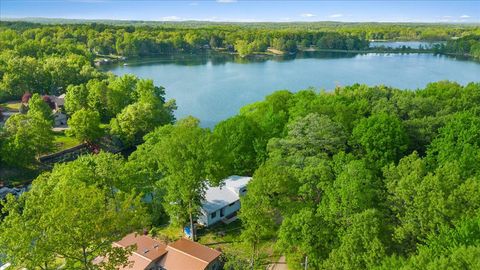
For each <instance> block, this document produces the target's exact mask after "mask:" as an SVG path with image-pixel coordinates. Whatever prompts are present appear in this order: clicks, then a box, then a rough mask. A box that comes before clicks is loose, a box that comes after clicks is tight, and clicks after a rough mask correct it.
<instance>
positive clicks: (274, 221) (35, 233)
mask: <svg viewBox="0 0 480 270" xmlns="http://www.w3.org/2000/svg"><path fill="white" fill-rule="evenodd" d="M122 80H127V79H126V78H122ZM140 84H142V83H140ZM137 85H138V83H137ZM137 88H138V86H137ZM71 89H72V88H71ZM147 89H148V88H147ZM107 91H113V90H107ZM137 91H140V90H137ZM479 93H480V84H478V83H470V84H468V85H466V86H461V85H458V84H456V83H454V82H447V81H445V82H437V83H431V84H429V85H427V87H426V88H425V89H418V90H416V91H408V90H399V89H393V88H390V87H385V86H374V87H369V86H365V85H352V86H348V87H342V88H337V89H336V90H335V92H333V93H325V92H320V93H318V92H316V91H314V90H313V89H307V90H304V91H300V92H298V93H295V94H293V93H291V92H288V91H278V92H276V93H274V94H272V95H270V96H268V97H267V98H266V99H265V100H264V101H261V102H257V103H254V104H250V105H247V106H245V107H244V108H242V110H241V111H240V113H239V114H238V115H236V116H234V117H231V118H229V119H226V120H225V121H222V122H221V123H219V124H218V125H217V126H216V127H215V128H214V129H213V130H210V129H204V128H201V127H199V126H198V120H196V119H195V118H193V117H190V118H186V119H181V120H179V121H177V122H176V123H175V124H168V123H167V124H166V125H164V123H158V124H157V125H159V126H158V127H157V128H155V129H154V130H153V131H152V132H150V133H148V134H147V135H145V136H144V139H143V141H144V142H143V143H141V144H140V145H138V147H137V150H136V151H134V152H133V153H132V154H131V155H130V156H129V157H128V159H124V158H123V157H122V156H119V155H113V154H108V153H100V154H97V155H91V156H84V157H82V158H80V159H78V160H76V161H74V162H70V163H65V164H58V165H56V166H55V168H54V169H53V171H51V172H45V173H43V174H42V175H40V176H39V177H38V178H37V179H36V180H35V181H34V182H33V185H32V189H31V191H29V192H27V193H25V194H24V195H22V196H21V197H20V198H19V199H15V198H14V197H13V196H11V197H9V199H8V200H7V202H6V203H5V204H4V210H3V211H4V214H5V215H6V217H5V218H4V220H3V222H2V229H1V230H0V241H1V243H2V245H0V248H2V252H4V253H5V254H7V256H8V259H10V260H12V261H13V262H15V263H18V264H19V265H24V266H28V267H29V269H37V268H38V269H52V267H53V266H55V263H56V262H58V260H56V258H58V257H60V258H65V259H66V260H67V263H68V264H71V265H82V262H83V263H85V262H87V263H86V265H87V266H84V267H83V268H82V269H92V268H88V267H93V266H91V265H90V261H91V260H92V259H93V258H95V257H96V256H98V255H106V254H111V255H110V256H113V254H115V256H117V255H118V254H117V253H115V250H111V249H107V248H105V247H107V246H108V244H106V242H104V241H99V239H98V237H102V239H109V240H114V239H117V238H118V237H119V235H121V234H122V233H125V232H127V231H128V230H132V229H141V228H145V227H149V226H160V225H162V224H165V223H170V224H172V225H174V226H181V225H185V224H188V223H189V218H190V216H193V217H194V216H195V215H196V214H197V213H198V212H197V210H196V209H198V208H196V207H198V206H199V205H200V203H201V200H202V194H204V192H205V189H206V186H207V184H210V185H218V184H220V182H219V181H220V179H222V178H224V177H226V176H227V175H231V174H241V175H253V180H252V182H251V183H250V184H249V187H248V193H247V195H246V196H245V197H243V198H242V209H241V212H240V217H241V221H242V231H241V235H240V238H239V241H240V242H239V243H238V245H239V248H238V250H243V251H244V252H245V253H240V251H238V252H239V253H238V254H235V253H226V254H225V255H226V256H227V258H228V260H227V263H226V267H227V269H244V268H246V267H249V265H253V267H254V268H261V267H262V265H263V264H264V262H265V260H266V258H267V257H265V256H266V255H265V254H264V252H265V249H264V245H266V244H272V243H273V244H272V245H274V247H275V250H276V251H277V252H279V253H281V254H285V255H286V256H287V262H288V264H289V267H291V268H292V269H303V266H302V263H303V262H304V261H305V260H306V258H308V265H309V269H365V268H368V269H412V268H413V269H459V268H463V267H465V268H466V269H476V268H478V267H479V266H480V261H479V260H478V258H480V253H479V252H480V250H479V244H480V238H479V237H478V236H479V235H480V234H479V232H480V231H479V230H480V216H479V215H480V212H479V209H480V208H479V207H480V195H479V194H480V182H479V170H478V162H479V160H478V157H480V145H479V144H478V134H479V130H480V122H479V115H478V111H479V107H478V104H480V95H479ZM69 106H70V105H69ZM84 110H85V109H79V111H78V112H82V111H84ZM90 110H92V111H94V112H95V113H96V114H97V115H98V114H100V113H99V112H98V111H95V110H94V109H90ZM78 112H77V113H78ZM32 117H34V116H32ZM97 117H98V116H97ZM102 117H103V116H102ZM96 127H97V128H98V122H97V124H96ZM90 129H95V125H94V126H93V127H92V128H90ZM90 129H89V128H87V130H90ZM112 129H113V127H112ZM141 134H143V133H141ZM2 157H3V155H2ZM206 179H208V180H206ZM145 194H149V195H151V196H152V199H151V200H149V201H145V200H143V199H142V197H143V196H144V195H145ZM66 198H68V200H65V199H66ZM52 206H54V207H52ZM73 209H74V210H75V211H72V210H73ZM98 209H102V210H101V212H98ZM74 213H75V214H74ZM58 220H62V222H58ZM107 224H108V226H107ZM33 239H36V240H35V241H34V242H33V241H32V240H33ZM77 239H84V240H82V241H77ZM272 241H273V242H272ZM240 247H241V248H240ZM32 250H35V252H31V251H32ZM82 250H86V251H87V252H85V253H82ZM120 255H121V254H120ZM120 255H118V256H120ZM120 257H121V256H120Z"/></svg>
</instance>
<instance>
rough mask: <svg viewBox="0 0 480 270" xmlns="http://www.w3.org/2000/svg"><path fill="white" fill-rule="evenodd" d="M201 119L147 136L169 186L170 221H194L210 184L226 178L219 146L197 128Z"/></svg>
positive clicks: (176, 222)
mask: <svg viewBox="0 0 480 270" xmlns="http://www.w3.org/2000/svg"><path fill="white" fill-rule="evenodd" d="M198 123H199V122H198V120H197V119H195V118H193V117H189V118H186V119H182V120H180V121H179V122H178V123H177V124H175V125H167V126H163V127H161V128H158V129H157V130H155V131H154V132H152V133H151V134H149V135H148V136H146V143H145V147H152V149H150V150H149V151H146V152H147V153H148V154H150V155H152V156H153V157H154V161H155V162H156V165H157V166H158V169H159V170H160V171H161V172H162V173H163V175H164V178H163V179H162V183H163V184H164V185H165V187H166V195H165V209H166V210H167V213H168V214H169V216H170V218H171V222H173V223H174V224H178V225H185V224H186V223H187V222H189V223H190V226H191V227H192V232H193V239H195V237H196V236H195V230H194V228H193V222H194V220H195V217H196V215H197V214H198V212H199V210H200V206H201V202H202V200H203V198H204V196H205V190H206V189H207V185H209V184H210V185H218V184H219V181H220V180H221V179H222V178H223V177H225V172H224V168H223V166H222V162H221V160H222V159H221V157H222V153H221V151H220V149H221V148H220V146H219V145H218V143H217V142H216V140H213V138H212V135H211V133H210V131H209V130H208V129H202V128H200V127H199V126H198Z"/></svg>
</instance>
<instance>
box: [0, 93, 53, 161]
mask: <svg viewBox="0 0 480 270" xmlns="http://www.w3.org/2000/svg"><path fill="white" fill-rule="evenodd" d="M42 102H43V101H42ZM52 148H53V133H52V130H51V122H49V121H48V120H45V119H43V118H41V117H32V116H30V115H25V114H15V115H12V116H11V117H10V118H8V120H7V122H6V123H5V142H4V143H3V145H2V148H1V151H0V152H1V155H2V159H3V161H4V162H5V163H7V164H9V165H15V166H27V165H29V164H31V163H32V162H34V161H35V158H36V157H38V156H39V155H40V154H42V153H46V152H48V151H49V150H51V149H52Z"/></svg>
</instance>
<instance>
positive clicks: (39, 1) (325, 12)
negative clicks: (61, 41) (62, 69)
mask: <svg viewBox="0 0 480 270" xmlns="http://www.w3.org/2000/svg"><path fill="white" fill-rule="evenodd" d="M22 17H46V18H68V19H120V20H153V21H182V20H203V21H236V22H245V21H249V22H261V21H275V22H278V21H284V22H288V21H347V22H364V21H378V22H465V23H472V22H474V23H479V22H480V1H475V0H472V1H359V0H358V1H286V0H277V1H253V0H203V1H202V0H196V1H195V0H192V1H159V0H157V1H146V0H137V1H128V0H49V1H45V0H30V1H25V0H0V18H22Z"/></svg>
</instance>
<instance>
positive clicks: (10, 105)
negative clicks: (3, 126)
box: [0, 101, 22, 112]
mask: <svg viewBox="0 0 480 270" xmlns="http://www.w3.org/2000/svg"><path fill="white" fill-rule="evenodd" d="M20 105H22V103H21V102H14V101H10V102H6V103H1V104H0V107H1V108H4V109H6V110H8V111H13V112H18V109H20Z"/></svg>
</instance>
